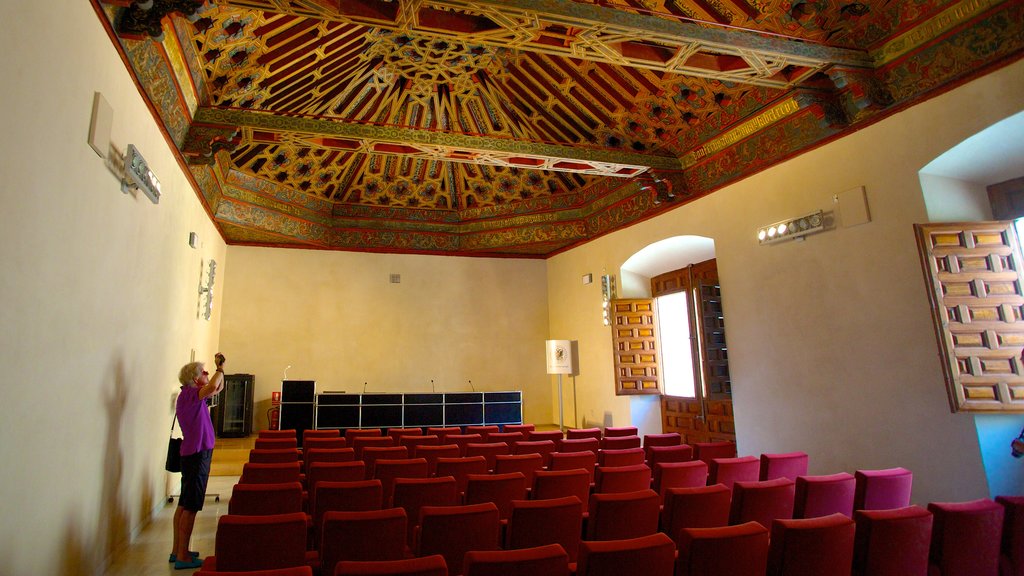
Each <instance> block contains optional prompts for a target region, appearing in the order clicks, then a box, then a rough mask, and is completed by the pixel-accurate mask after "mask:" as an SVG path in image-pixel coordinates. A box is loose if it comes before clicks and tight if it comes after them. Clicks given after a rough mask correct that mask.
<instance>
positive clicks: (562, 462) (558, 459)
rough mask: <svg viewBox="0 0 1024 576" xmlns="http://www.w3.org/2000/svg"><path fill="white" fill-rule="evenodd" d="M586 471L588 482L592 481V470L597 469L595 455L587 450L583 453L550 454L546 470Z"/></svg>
mask: <svg viewBox="0 0 1024 576" xmlns="http://www.w3.org/2000/svg"><path fill="white" fill-rule="evenodd" d="M577 468H579V469H582V470H586V471H587V473H588V474H590V481H591V482H593V481H594V469H595V468H597V454H595V453H594V452H591V451H589V450H584V451H583V452H552V453H551V461H550V462H549V463H548V470H575V469H577Z"/></svg>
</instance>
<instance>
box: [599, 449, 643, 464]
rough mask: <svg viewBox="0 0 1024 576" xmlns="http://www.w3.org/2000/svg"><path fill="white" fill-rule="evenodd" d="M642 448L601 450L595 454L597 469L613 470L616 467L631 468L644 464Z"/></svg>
mask: <svg viewBox="0 0 1024 576" xmlns="http://www.w3.org/2000/svg"><path fill="white" fill-rule="evenodd" d="M644 461H645V460H644V449H643V448H626V449H625V450H601V451H600V452H598V453H597V466H598V468H614V467H617V466H633V465H634V464H643V463H644Z"/></svg>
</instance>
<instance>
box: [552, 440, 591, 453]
mask: <svg viewBox="0 0 1024 576" xmlns="http://www.w3.org/2000/svg"><path fill="white" fill-rule="evenodd" d="M600 448H601V441H600V440H598V439H597V438H563V439H562V440H557V441H555V451H556V452H593V453H594V455H595V456H596V455H597V451H598V450H599V449H600Z"/></svg>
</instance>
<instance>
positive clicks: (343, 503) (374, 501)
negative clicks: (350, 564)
mask: <svg viewBox="0 0 1024 576" xmlns="http://www.w3.org/2000/svg"><path fill="white" fill-rule="evenodd" d="M383 503H384V500H383V489H382V488H381V485H380V480H376V479H374V480H358V481H356V482H321V483H320V484H318V485H317V488H316V497H315V499H314V500H313V501H312V507H311V508H310V511H311V512H312V516H313V532H314V534H319V533H320V527H321V525H322V524H323V520H324V515H325V514H327V513H328V512H365V511H368V510H380V509H381V508H383ZM317 541H319V540H317Z"/></svg>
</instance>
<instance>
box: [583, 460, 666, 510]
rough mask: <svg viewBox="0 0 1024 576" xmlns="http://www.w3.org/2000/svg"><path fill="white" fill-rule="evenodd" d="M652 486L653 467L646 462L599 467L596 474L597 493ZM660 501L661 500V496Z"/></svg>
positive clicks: (633, 490)
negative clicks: (649, 466)
mask: <svg viewBox="0 0 1024 576" xmlns="http://www.w3.org/2000/svg"><path fill="white" fill-rule="evenodd" d="M650 487H651V469H650V468H648V467H647V465H646V464H633V465H632V466H610V467H602V468H598V469H597V473H596V475H595V476H594V492H595V493H602V494H610V493H613V492H636V491H637V490H647V489H649V488H650ZM655 494H657V492H655ZM658 502H661V498H660V497H659V498H658Z"/></svg>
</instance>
